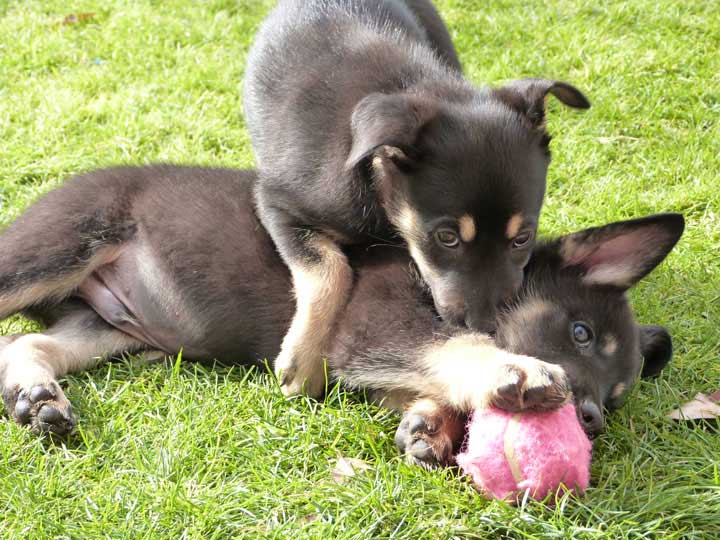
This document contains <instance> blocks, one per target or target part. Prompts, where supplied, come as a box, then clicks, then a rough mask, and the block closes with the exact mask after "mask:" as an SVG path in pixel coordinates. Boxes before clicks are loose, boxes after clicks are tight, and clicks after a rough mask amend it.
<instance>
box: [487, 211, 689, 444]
mask: <svg viewBox="0 0 720 540" xmlns="http://www.w3.org/2000/svg"><path fill="white" fill-rule="evenodd" d="M683 229H684V220H683V218H682V216H681V215H679V214H658V215H654V216H650V217H646V218H643V219H636V220H630V221H621V222H617V223H611V224H609V225H606V226H604V227H597V228H592V229H587V230H584V231H580V232H577V233H574V234H570V235H567V236H563V237H561V238H559V239H558V240H555V241H552V242H549V243H546V244H541V245H538V246H537V247H536V249H535V251H534V252H533V256H532V258H531V260H530V263H529V264H528V266H527V269H526V278H525V281H524V285H523V288H522V289H521V291H520V293H519V295H518V296H517V298H516V299H515V301H514V302H513V303H512V305H510V306H508V307H507V309H506V310H505V311H504V312H502V313H501V315H500V322H499V323H498V332H497V342H498V344H499V345H500V346H501V347H502V348H504V349H507V350H509V351H511V352H515V353H518V354H526V355H530V356H535V357H537V358H540V359H542V360H545V361H547V362H553V363H556V364H560V365H562V366H563V368H564V369H565V371H566V373H567V374H568V377H569V378H570V382H571V385H572V389H573V394H574V399H575V404H576V408H577V411H578V417H579V419H580V421H581V423H582V424H583V427H584V428H585V430H586V431H587V433H588V434H589V435H591V436H594V435H595V434H597V433H599V432H600V431H601V430H602V428H603V426H604V416H603V409H610V410H611V409H615V408H617V407H619V406H620V405H621V404H622V402H623V400H624V398H625V396H626V395H627V393H628V392H629V390H630V389H631V387H632V386H633V384H634V383H635V381H636V379H637V377H638V376H639V375H640V376H643V377H649V376H653V375H656V374H658V373H660V371H661V370H662V369H663V367H664V366H665V365H666V364H667V363H668V362H669V361H670V358H671V357H672V340H671V338H670V334H669V333H668V332H667V330H665V329H664V328H662V327H660V326H641V325H638V324H637V323H636V322H635V319H634V317H633V314H632V311H631V309H630V305H629V303H628V300H627V298H626V295H625V292H626V291H627V290H628V289H629V288H630V287H632V286H633V285H634V284H635V283H637V282H638V281H639V280H640V279H641V278H643V277H644V276H645V275H647V274H648V273H649V272H650V271H652V270H653V268H655V267H656V266H657V265H658V264H660V262H662V260H663V259H665V257H666V256H667V255H668V253H669V252H670V250H671V249H672V248H673V246H674V245H675V244H676V242H677V241H678V240H679V239H680V236H681V235H682V232H683Z"/></svg>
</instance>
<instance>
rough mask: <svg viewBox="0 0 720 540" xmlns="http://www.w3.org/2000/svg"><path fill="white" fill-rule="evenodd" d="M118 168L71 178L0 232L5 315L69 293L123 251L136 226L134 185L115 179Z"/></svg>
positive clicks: (0, 293) (0, 297)
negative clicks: (132, 215) (131, 197)
mask: <svg viewBox="0 0 720 540" xmlns="http://www.w3.org/2000/svg"><path fill="white" fill-rule="evenodd" d="M117 172H119V171H118V169H106V170H104V171H96V172H94V173H89V174H85V175H80V176H77V177H75V178H73V179H71V180H69V181H68V182H66V183H65V185H64V186H62V187H60V188H59V189H56V190H54V191H51V192H50V193H48V194H47V195H45V196H44V197H43V198H41V199H40V200H39V201H38V202H37V203H35V204H34V205H32V206H31V207H30V208H29V209H28V210H27V211H26V212H25V213H24V214H23V215H21V216H20V217H19V218H18V219H17V220H16V221H15V222H14V223H12V224H11V225H10V226H9V227H7V228H6V229H5V230H4V231H2V233H0V320H2V319H4V318H6V317H9V316H10V315H13V314H15V313H18V312H20V311H23V310H25V309H27V308H30V307H32V306H36V305H46V304H53V303H56V302H59V301H61V300H63V299H65V298H67V297H68V296H70V295H71V294H72V293H73V291H74V290H75V289H77V287H78V286H79V285H80V284H81V283H82V282H83V280H84V279H85V278H86V277H87V276H89V275H90V274H91V273H92V272H93V271H94V270H95V269H96V268H97V267H99V266H101V265H103V264H107V263H109V262H111V261H112V260H113V259H114V258H115V257H117V255H118V254H119V252H120V249H121V248H122V245H123V243H125V242H126V241H127V240H128V239H129V238H131V237H132V236H133V234H134V232H135V226H134V223H133V222H132V220H131V219H130V212H129V197H128V187H129V186H128V183H127V182H126V183H124V184H123V183H119V184H118V183H117V182H113V181H112V180H117V178H118V177H119V176H120V177H122V176H123V175H121V174H120V175H118V174H114V173H117ZM124 176H127V175H124Z"/></svg>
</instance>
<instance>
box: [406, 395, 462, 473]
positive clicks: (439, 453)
mask: <svg viewBox="0 0 720 540" xmlns="http://www.w3.org/2000/svg"><path fill="white" fill-rule="evenodd" d="M464 426H465V424H464V421H463V420H462V419H461V418H460V417H459V416H458V415H456V414H455V413H453V412H452V411H450V410H449V409H444V408H439V407H438V408H436V409H429V408H427V407H425V408H424V410H416V411H413V410H412V409H411V410H409V411H408V412H406V413H405V415H404V416H403V419H402V421H401V422H400V426H399V427H398V429H397V431H396V433H395V445H396V446H397V448H398V450H399V451H400V453H401V454H403V455H404V456H405V459H406V460H407V461H408V462H409V463H411V464H414V465H420V466H421V467H424V468H426V469H432V468H435V467H438V466H443V465H449V464H451V463H452V460H453V455H454V452H455V449H456V448H457V447H458V446H459V445H460V443H461V442H462V436H463V433H464Z"/></svg>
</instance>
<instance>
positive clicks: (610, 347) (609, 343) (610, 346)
mask: <svg viewBox="0 0 720 540" xmlns="http://www.w3.org/2000/svg"><path fill="white" fill-rule="evenodd" d="M617 350H618V341H617V339H616V338H615V336H606V337H605V343H604V345H603V348H602V352H603V354H604V355H605V356H610V355H612V354H615V353H616V352H617Z"/></svg>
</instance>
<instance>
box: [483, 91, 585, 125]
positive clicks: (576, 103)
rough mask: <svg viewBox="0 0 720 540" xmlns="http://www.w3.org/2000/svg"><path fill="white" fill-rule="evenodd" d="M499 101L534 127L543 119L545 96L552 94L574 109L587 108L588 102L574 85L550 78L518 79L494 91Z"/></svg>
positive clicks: (540, 123) (541, 122)
mask: <svg viewBox="0 0 720 540" xmlns="http://www.w3.org/2000/svg"><path fill="white" fill-rule="evenodd" d="M493 92H494V94H495V96H497V97H498V98H499V99H500V100H501V101H503V102H505V103H506V104H507V105H509V106H510V108H512V109H515V110H516V111H518V112H519V113H520V114H522V115H524V116H526V117H527V118H528V119H529V120H530V122H531V123H532V125H533V126H534V127H540V126H542V124H543V122H544V120H545V98H546V97H547V95H548V94H552V95H553V96H555V97H556V98H558V99H559V100H560V102H561V103H563V104H565V105H567V106H568V107H573V108H575V109H589V108H590V102H589V101H588V99H587V98H586V97H585V96H584V95H583V93H582V92H580V90H578V89H577V88H575V87H574V86H572V85H570V84H568V83H564V82H560V81H553V80H550V79H519V80H517V81H513V82H511V83H510V84H508V85H505V86H503V87H501V88H497V89H495V90H494V91H493Z"/></svg>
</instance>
